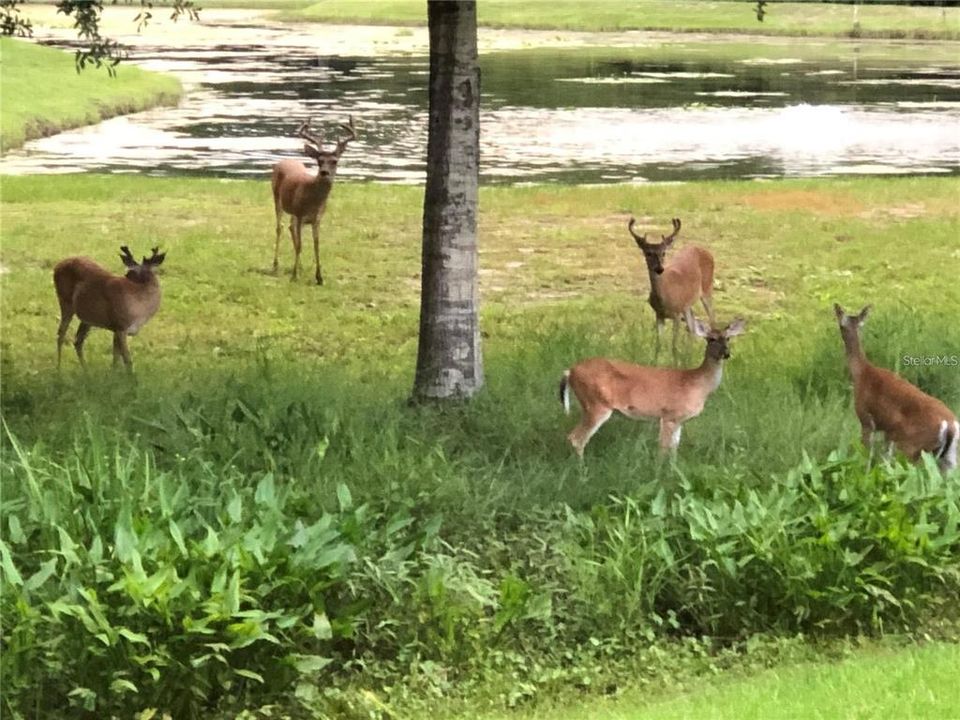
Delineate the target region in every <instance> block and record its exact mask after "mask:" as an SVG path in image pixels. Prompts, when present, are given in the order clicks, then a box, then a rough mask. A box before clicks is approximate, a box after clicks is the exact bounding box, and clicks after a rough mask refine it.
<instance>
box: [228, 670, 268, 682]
mask: <svg viewBox="0 0 960 720" xmlns="http://www.w3.org/2000/svg"><path fill="white" fill-rule="evenodd" d="M234 672H235V673H236V674H237V675H239V676H240V677H245V678H249V679H251V680H256V681H257V682H258V683H260V684H261V685H262V684H263V682H264V681H263V675H260V674H259V673H255V672H253V670H244V669H243V668H235V669H234Z"/></svg>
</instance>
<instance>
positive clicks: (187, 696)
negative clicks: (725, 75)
mask: <svg viewBox="0 0 960 720" xmlns="http://www.w3.org/2000/svg"><path fill="white" fill-rule="evenodd" d="M268 195H269V192H268V187H267V185H266V183H256V182H224V181H217V180H183V179H177V180H162V179H148V178H133V177H125V178H112V177H58V178H22V179H21V178H5V179H4V186H3V202H4V225H3V257H2V264H3V271H4V274H3V301H4V302H3V326H4V333H3V338H2V351H3V352H2V361H3V366H2V370H3V396H2V403H3V417H4V429H3V430H4V431H3V438H2V442H3V459H2V463H3V464H2V467H0V470H2V476H3V478H2V487H0V490H2V496H3V505H2V511H0V528H2V530H3V538H4V544H3V545H2V546H0V570H2V572H3V579H4V587H5V589H4V593H3V599H2V603H3V606H2V611H3V616H4V619H5V621H4V629H3V650H4V652H3V657H2V663H3V665H2V671H3V677H4V703H5V704H6V705H5V707H4V711H5V712H10V713H19V714H22V715H23V716H25V717H48V716H54V715H56V714H58V713H62V712H64V708H65V707H68V706H71V707H74V708H78V709H82V708H86V710H87V711H88V712H89V713H90V715H91V716H97V717H107V716H109V715H111V714H115V715H117V716H129V714H130V711H131V709H146V708H159V709H161V710H163V711H168V712H170V713H172V715H173V716H174V717H177V718H180V717H211V716H212V715H214V714H215V713H218V712H220V713H223V714H229V713H230V712H231V711H235V710H236V709H237V708H239V707H249V708H254V707H261V706H266V705H268V704H270V703H277V702H280V703H282V704H283V705H284V706H285V707H286V708H287V712H289V713H296V712H297V710H296V708H297V707H304V708H312V709H313V711H314V712H320V713H327V714H329V715H331V716H346V717H351V716H355V717H369V716H370V715H371V714H373V715H378V714H379V715H381V716H385V717H390V716H409V715H411V714H412V715H413V716H417V715H418V714H421V713H422V712H426V710H425V709H424V708H426V707H428V706H430V705H431V704H434V703H436V702H439V698H440V697H442V696H446V697H447V700H446V701H445V702H447V703H450V702H455V701H456V698H458V697H461V698H468V702H469V703H470V707H471V708H473V711H474V712H476V710H477V708H479V707H483V706H487V707H501V708H502V707H508V706H514V705H525V704H532V703H534V704H535V703H537V702H539V701H540V699H541V698H542V697H544V696H549V695H552V694H554V693H555V692H558V691H559V690H560V689H563V688H566V689H568V690H569V689H580V690H583V691H586V692H599V693H604V692H615V691H617V690H618V688H620V687H622V686H629V685H631V684H634V683H635V682H636V680H637V678H638V677H642V676H644V674H650V675H657V674H658V673H661V674H662V673H664V672H669V671H670V669H671V667H672V665H671V664H672V663H683V662H687V661H689V662H692V663H695V662H700V663H702V664H703V666H704V668H705V669H708V668H710V667H718V666H722V664H723V662H725V661H724V660H723V658H726V657H729V656H731V655H736V654H738V653H740V652H744V651H746V649H747V648H748V647H751V646H756V645H757V644H758V643H759V644H760V645H761V646H762V645H763V644H764V643H771V642H772V643H774V644H775V643H776V641H775V640H763V638H777V637H794V636H796V635H797V634H798V633H799V634H803V635H805V636H815V637H818V638H830V637H843V636H846V635H849V634H880V633H890V632H902V631H906V632H910V631H912V630H913V629H915V628H916V627H918V625H919V624H920V623H922V622H924V621H925V620H928V619H929V618H931V617H934V616H939V615H949V614H950V613H951V612H952V610H951V602H952V601H953V598H955V596H956V592H957V591H958V589H960V576H958V565H957V561H956V557H957V552H958V550H960V531H958V521H960V502H958V501H960V489H958V486H957V484H956V481H955V480H953V481H946V480H944V479H943V478H942V477H940V475H939V474H938V472H937V471H936V470H935V469H934V468H932V467H931V466H930V465H929V464H923V465H920V466H917V467H910V466H905V465H902V464H899V463H894V464H881V465H877V466H875V467H873V468H872V469H870V470H866V469H865V459H866V458H865V455H864V454H863V452H862V451H861V450H860V449H859V448H858V447H857V442H856V437H857V434H858V433H857V426H856V421H855V419H854V417H853V414H852V411H851V409H850V399H849V387H848V381H847V379H846V376H845V368H844V366H843V362H842V352H841V346H840V340H839V336H838V333H837V331H836V328H835V325H834V321H833V317H832V311H831V310H830V307H831V303H832V302H834V301H840V302H842V303H844V304H846V305H849V306H851V307H853V306H858V305H859V304H862V303H866V302H873V303H874V305H875V309H874V313H873V316H872V318H871V323H870V325H868V328H867V333H866V336H865V338H864V342H865V346H866V349H867V352H868V353H869V354H870V355H871V356H872V357H873V359H874V360H875V361H877V362H879V363H882V364H884V365H886V366H888V367H898V366H899V367H900V369H901V370H902V372H903V373H904V374H905V375H906V376H907V377H909V378H910V379H911V380H913V381H915V382H917V383H918V384H919V385H920V386H921V387H923V388H924V389H926V390H928V391H929V392H932V393H934V394H937V395H938V396H940V397H942V398H944V400H946V401H947V402H948V404H949V405H951V406H952V407H957V406H958V405H960V368H957V367H956V366H950V365H938V364H935V363H929V364H924V363H919V364H915V363H914V362H913V360H912V359H913V358H936V357H941V356H947V355H951V354H954V355H955V354H957V352H958V348H960V331H958V329H957V325H956V323H955V322H954V321H953V311H952V308H954V307H956V305H957V302H958V301H960V290H958V288H957V287H956V285H955V283H952V282H951V281H950V280H949V278H947V277H946V276H945V275H944V269H945V268H949V267H954V266H956V264H957V261H958V259H960V248H958V247H957V244H956V237H957V231H958V212H960V211H958V206H957V204H956V202H955V199H956V184H955V182H954V181H952V180H949V179H933V178H917V179H899V180H898V179H885V180H882V181H879V180H824V181H783V182H776V183H751V182H739V183H698V184H696V185H673V186H647V187H643V186H638V187H627V186H613V187H603V188H578V187H530V188H488V189H484V190H483V191H482V193H481V207H482V211H481V212H482V214H481V218H480V226H481V228H482V231H481V232H482V248H483V250H482V263H481V264H482V268H483V270H482V273H483V275H482V278H483V283H482V294H483V298H484V317H483V324H484V330H485V343H486V354H487V359H488V363H487V374H488V378H489V385H488V388H487V390H486V391H485V392H484V393H483V394H482V396H481V397H479V398H478V399H477V400H476V401H475V402H473V403H471V404H470V405H468V406H463V407H454V408H430V407H427V408H419V409H412V408H409V407H407V406H406V404H405V400H406V397H407V393H408V391H409V388H410V383H411V381H412V377H411V373H412V367H413V362H412V361H413V353H414V352H415V332H416V317H417V316H416V298H417V287H418V283H417V274H418V271H419V262H418V252H419V233H418V229H417V228H418V222H419V218H420V208H419V202H420V197H421V191H420V190H419V189H418V188H408V187H388V186H378V185H358V184H353V185H351V184H348V183H344V184H342V185H340V186H338V188H337V190H336V195H335V198H334V203H333V205H332V207H331V209H330V211H329V212H328V214H327V217H326V218H325V221H324V223H325V224H324V227H323V231H322V233H321V235H322V252H323V253H324V260H325V275H327V276H328V285H325V286H324V287H323V288H317V287H315V286H313V285H312V284H310V283H308V282H306V281H303V282H295V283H291V282H290V280H289V279H288V278H287V277H285V276H284V275H281V276H273V275H271V274H269V273H268V272H266V270H267V268H268V267H269V263H270V260H271V257H272V210H271V208H270V202H269V197H268ZM147 206H149V207H150V208H151V210H150V212H149V213H148V212H144V211H143V209H144V207H147ZM630 213H634V214H636V215H638V217H640V218H641V222H642V224H644V225H645V226H648V227H650V228H651V229H653V228H657V227H664V226H665V223H666V222H667V219H668V218H669V217H671V216H680V217H682V218H683V221H684V230H683V236H684V237H685V238H687V239H690V240H697V241H699V242H702V243H704V244H706V245H708V246H709V247H710V248H711V249H712V250H713V252H714V254H715V255H716V257H717V260H718V281H719V282H718V285H719V288H718V293H717V297H716V304H717V307H718V312H719V315H720V317H721V319H729V318H730V317H731V316H732V315H734V314H743V315H745V316H746V317H747V318H748V320H749V323H750V325H749V330H748V332H747V334H746V335H745V336H744V337H742V338H738V339H737V340H736V341H735V344H734V346H733V358H732V359H731V360H730V362H729V367H728V369H727V372H726V376H725V379H724V384H723V385H722V386H721V388H720V390H719V391H718V393H717V394H716V395H715V396H714V397H713V398H712V400H711V402H710V404H709V405H708V407H707V409H706V411H705V413H704V414H703V416H702V417H700V418H698V419H696V420H695V421H692V422H691V423H689V425H688V427H687V430H686V433H685V437H684V442H683V444H682V446H681V448H680V454H679V457H678V459H677V462H676V463H675V464H672V463H669V462H665V463H657V462H656V461H655V445H656V440H655V431H654V430H653V429H652V428H651V427H649V426H646V425H643V424H637V423H632V422H629V421H626V420H619V421H611V422H610V423H608V425H607V426H605V427H604V428H603V430H602V431H601V432H600V434H599V435H598V436H597V437H596V438H595V439H594V441H593V442H592V443H591V445H590V447H589V448H588V451H587V458H586V460H585V462H583V463H578V462H577V461H576V460H575V459H574V458H573V456H572V453H571V452H570V450H569V448H568V447H567V446H566V444H565V441H564V434H565V432H566V430H567V429H568V428H569V426H570V425H571V424H572V422H573V419H572V418H567V417H564V416H563V414H562V410H561V408H560V405H559V403H558V402H557V400H556V383H557V381H558V380H559V377H560V374H561V372H562V370H563V369H564V368H565V367H567V366H568V365H569V364H570V363H571V362H573V361H574V360H576V359H577V358H580V357H583V356H585V355H589V354H596V353H604V354H612V355H617V356H622V357H630V358H634V359H637V360H639V361H652V360H653V355H652V351H651V345H652V343H651V333H652V328H651V321H650V312H649V308H648V307H646V304H645V301H644V299H643V296H644V294H645V287H646V281H645V278H644V277H643V273H642V270H641V268H642V265H641V259H640V258H639V256H638V254H637V251H636V249H635V247H634V246H633V243H632V240H630V238H629V237H628V236H627V233H626V231H625V221H626V218H627V217H628V216H629V214H630ZM63 228H70V231H69V232H67V233H65V232H63ZM120 244H131V245H132V246H134V250H135V251H140V252H144V251H145V249H146V247H147V246H152V245H154V244H159V245H161V246H162V247H163V248H164V249H165V250H167V252H168V258H167V263H166V264H165V265H164V269H163V277H162V280H161V282H162V284H163V288H164V293H165V298H164V304H163V307H162V308H161V311H160V313H159V314H158V315H157V317H156V318H154V320H152V321H151V323H150V324H149V325H148V326H147V327H146V328H145V329H144V330H143V331H142V332H141V334H140V336H138V337H137V338H134V339H133V340H132V341H131V349H132V352H133V357H134V363H135V367H136V369H137V375H136V379H131V378H127V377H125V376H123V375H122V374H113V373H111V372H110V371H109V368H108V348H109V338H108V336H107V335H106V334H105V333H103V332H102V331H101V332H99V333H98V332H97V331H95V332H94V334H93V335H92V336H91V339H90V341H89V342H88V358H89V360H90V364H91V367H90V369H89V371H88V372H87V373H82V372H80V370H79V369H78V368H77V367H76V364H75V362H74V358H73V357H70V356H67V357H66V358H65V359H66V366H65V367H64V368H63V370H61V372H60V373H57V372H56V370H55V342H54V335H55V327H56V304H55V300H54V295H53V290H52V285H51V282H50V270H51V268H52V265H53V263H54V262H55V261H56V260H57V259H59V258H61V257H64V256H66V255H69V254H74V253H83V254H87V255H90V256H92V257H94V258H96V259H97V260H99V261H100V262H103V263H105V264H108V265H111V264H112V265H113V266H114V267H116V263H114V261H113V260H112V259H111V258H113V257H114V255H115V253H116V251H117V247H118V246H119V245H120ZM282 257H283V263H282V264H283V266H284V268H286V267H288V266H289V261H290V257H289V250H288V249H287V248H286V247H285V254H284V255H283V256H282ZM685 352H686V356H685V360H684V361H685V362H686V363H693V362H697V361H698V360H699V357H700V354H701V352H702V351H701V348H700V347H699V345H695V344H691V346H690V347H689V349H688V350H686V351H685ZM664 648H668V649H667V650H665V649H664ZM77 657H83V658H85V661H84V662H83V663H77V662H75V661H74V658H77ZM451 697H452V698H453V700H451ZM411 708H413V709H412V710H411ZM72 712H78V710H74V711H72ZM275 712H279V710H275Z"/></svg>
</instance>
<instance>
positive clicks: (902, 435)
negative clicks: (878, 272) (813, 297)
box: [833, 304, 960, 472]
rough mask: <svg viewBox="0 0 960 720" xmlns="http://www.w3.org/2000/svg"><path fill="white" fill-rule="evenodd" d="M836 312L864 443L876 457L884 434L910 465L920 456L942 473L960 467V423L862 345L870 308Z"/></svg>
mask: <svg viewBox="0 0 960 720" xmlns="http://www.w3.org/2000/svg"><path fill="white" fill-rule="evenodd" d="M833 310H834V312H835V313H836V316H837V322H838V323H839V324H840V337H842V338H843V347H844V350H845V352H846V356H847V367H848V368H849V370H850V377H851V378H852V379H853V397H854V409H855V410H856V413H857V418H859V420H860V428H861V439H862V440H863V444H864V445H865V446H866V447H867V448H869V449H870V451H871V457H872V455H873V452H872V451H873V447H872V445H873V443H872V440H873V435H874V433H878V432H882V433H883V434H884V435H885V437H886V440H887V442H889V443H890V445H891V448H893V447H896V448H897V449H899V450H900V451H901V452H902V453H903V454H904V455H906V456H907V457H908V458H910V460H911V461H914V462H915V461H916V460H917V459H919V457H920V453H921V452H924V451H926V452H929V453H931V454H932V455H933V456H934V457H935V458H936V460H937V465H939V467H940V469H941V470H942V471H943V472H947V471H949V470H952V469H953V468H955V467H956V466H957V444H958V442H960V423H958V422H957V416H956V415H954V414H953V413H952V412H950V409H949V408H947V406H946V405H944V404H943V403H942V402H940V401H939V400H937V399H936V398H935V397H931V396H930V395H927V394H926V393H925V392H923V391H921V390H919V389H918V388H916V387H914V386H913V385H911V384H910V383H909V382H907V381H906V380H904V379H903V378H902V377H900V376H899V375H896V374H895V373H893V372H891V371H889V370H886V369H884V368H879V367H877V366H876V365H872V364H871V363H870V361H868V360H867V357H866V355H864V353H863V348H862V347H861V346H860V327H861V326H862V325H863V323H864V322H865V321H866V319H867V315H868V314H869V313H870V306H869V305H867V306H866V307H865V308H863V310H861V311H860V312H859V313H858V314H856V315H847V314H846V312H845V311H844V309H843V308H842V307H840V306H839V305H836V304H835V305H834V306H833Z"/></svg>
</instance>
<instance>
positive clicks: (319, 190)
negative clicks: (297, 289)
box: [271, 117, 357, 285]
mask: <svg viewBox="0 0 960 720" xmlns="http://www.w3.org/2000/svg"><path fill="white" fill-rule="evenodd" d="M340 127H341V128H342V129H343V130H344V131H346V133H347V134H346V135H345V136H344V137H341V138H339V139H338V140H337V145H336V147H335V148H334V149H333V150H324V149H323V138H322V137H321V136H320V135H315V134H314V133H312V132H311V131H310V121H309V120H306V121H304V122H302V123H301V124H300V127H299V128H298V129H297V134H298V135H299V136H300V137H302V138H303V139H304V140H306V141H307V143H308V144H306V145H304V146H303V152H304V153H306V154H307V155H309V156H310V157H312V158H313V159H314V160H316V161H317V174H316V175H314V174H313V173H311V172H310V171H309V170H307V167H306V165H304V164H303V163H302V162H300V161H299V160H292V159H287V160H281V161H280V162H278V163H277V164H276V165H274V166H273V177H272V179H271V185H272V186H273V208H274V212H275V213H276V216H277V238H276V242H275V243H274V246H273V271H274V272H277V269H278V267H279V254H280V233H281V232H282V229H281V226H282V224H283V223H282V220H283V214H284V213H289V214H290V239H291V240H292V241H293V252H294V261H293V275H292V279H294V280H296V278H297V272H298V271H299V270H300V250H301V249H302V246H303V245H302V242H301V238H302V235H301V230H302V229H303V224H304V223H308V224H309V225H310V226H311V227H312V228H313V257H314V260H315V261H316V265H317V271H316V274H315V277H316V280H317V285H323V275H322V274H321V273H320V235H319V232H320V218H322V217H323V213H324V212H326V209H327V198H328V197H330V191H331V190H332V189H333V179H334V178H335V177H336V175H337V163H339V162H340V156H341V155H342V154H343V151H344V150H345V149H346V147H347V143H349V142H351V141H352V140H356V139H357V133H356V130H355V129H354V127H353V118H352V117H351V118H349V121H348V123H347V124H346V125H340Z"/></svg>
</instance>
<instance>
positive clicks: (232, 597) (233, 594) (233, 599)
mask: <svg viewBox="0 0 960 720" xmlns="http://www.w3.org/2000/svg"><path fill="white" fill-rule="evenodd" d="M223 604H224V607H225V608H226V612H227V614H228V615H233V614H234V613H236V612H239V610H240V571H239V570H234V571H233V575H231V576H230V582H229V583H227V588H226V592H225V593H224V595H223Z"/></svg>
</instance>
